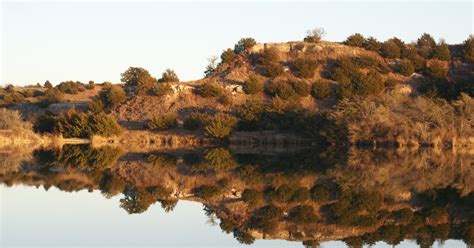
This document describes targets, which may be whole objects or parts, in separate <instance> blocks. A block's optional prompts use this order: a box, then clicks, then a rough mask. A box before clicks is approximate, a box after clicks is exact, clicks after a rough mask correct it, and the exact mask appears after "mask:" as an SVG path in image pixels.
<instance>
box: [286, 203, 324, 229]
mask: <svg viewBox="0 0 474 248" xmlns="http://www.w3.org/2000/svg"><path fill="white" fill-rule="evenodd" d="M288 218H289V220H290V221H291V222H293V223H295V224H298V225H304V224H312V223H315V222H316V221H317V220H318V216H316V214H315V213H314V209H313V207H312V206H309V205H300V206H297V207H294V208H293V209H292V210H291V211H290V214H289V215H288Z"/></svg>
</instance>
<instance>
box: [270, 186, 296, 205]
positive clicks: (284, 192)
mask: <svg viewBox="0 0 474 248" xmlns="http://www.w3.org/2000/svg"><path fill="white" fill-rule="evenodd" d="M295 191H296V190H295V188H293V187H291V186H289V185H282V186H280V187H278V188H274V189H271V190H269V191H268V192H267V197H268V199H269V200H270V201H276V202H279V203H287V202H290V201H291V198H292V197H293V194H294V193H295Z"/></svg>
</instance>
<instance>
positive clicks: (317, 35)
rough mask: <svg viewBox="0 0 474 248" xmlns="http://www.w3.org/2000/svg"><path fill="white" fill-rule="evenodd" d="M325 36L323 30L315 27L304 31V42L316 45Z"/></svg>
mask: <svg viewBox="0 0 474 248" xmlns="http://www.w3.org/2000/svg"><path fill="white" fill-rule="evenodd" d="M324 35H326V31H325V30H324V28H320V27H316V28H313V29H309V30H307V31H306V37H305V38H304V41H305V42H311V43H318V42H320V41H321V39H322V38H323V36H324Z"/></svg>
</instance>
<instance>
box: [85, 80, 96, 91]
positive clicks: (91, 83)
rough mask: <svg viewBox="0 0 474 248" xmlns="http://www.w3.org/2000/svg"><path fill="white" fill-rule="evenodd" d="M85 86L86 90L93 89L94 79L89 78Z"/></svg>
mask: <svg viewBox="0 0 474 248" xmlns="http://www.w3.org/2000/svg"><path fill="white" fill-rule="evenodd" d="M85 87H86V89H88V90H93V89H94V88H95V84H94V81H92V80H90V81H89V82H88V83H87V85H86V86H85Z"/></svg>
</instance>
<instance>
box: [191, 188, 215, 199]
mask: <svg viewBox="0 0 474 248" xmlns="http://www.w3.org/2000/svg"><path fill="white" fill-rule="evenodd" d="M193 193H194V194H195V195H196V196H198V197H201V198H203V199H213V198H216V197H217V196H219V194H220V193H221V190H220V189H219V188H218V187H217V186H214V185H202V186H200V187H198V188H195V189H193Z"/></svg>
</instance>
